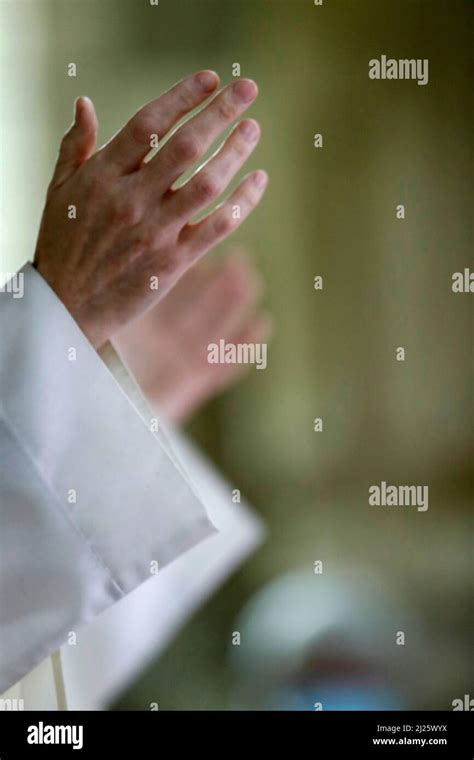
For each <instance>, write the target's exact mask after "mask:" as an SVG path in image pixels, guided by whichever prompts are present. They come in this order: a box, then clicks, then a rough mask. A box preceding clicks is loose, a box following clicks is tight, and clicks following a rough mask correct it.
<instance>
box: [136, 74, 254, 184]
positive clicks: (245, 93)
mask: <svg viewBox="0 0 474 760" xmlns="http://www.w3.org/2000/svg"><path fill="white" fill-rule="evenodd" d="M257 93H258V90H257V85H256V84H255V82H252V80H250V79H240V80H239V81H238V82H235V83H234V84H231V85H228V86H227V87H225V88H224V89H223V90H221V92H220V93H219V94H218V95H217V96H216V97H215V98H214V99H213V100H212V101H211V103H209V105H208V106H206V107H205V108H203V110H202V111H200V112H199V113H198V114H197V115H196V116H194V117H193V118H192V119H189V121H187V122H186V123H185V124H183V126H182V127H180V128H179V129H178V130H177V131H176V133H175V134H174V135H173V136H172V137H171V138H170V139H169V140H168V142H167V143H166V145H164V146H163V148H162V149H161V150H160V151H158V153H157V155H156V156H155V158H153V159H152V160H151V161H150V162H149V163H148V164H147V165H146V167H145V168H144V172H145V173H144V175H143V179H144V181H145V183H149V184H150V185H152V188H153V195H154V196H155V197H156V194H157V193H158V194H159V195H161V194H164V193H165V192H166V191H167V190H168V189H169V188H170V187H171V185H172V184H173V183H174V182H175V181H176V180H177V179H178V177H180V176H181V175H182V174H183V173H184V172H185V171H186V170H187V169H189V168H190V167H191V166H193V164H195V163H196V162H197V161H199V159H200V158H201V157H202V156H203V155H204V154H205V153H206V151H207V150H208V149H209V148H210V147H211V145H212V143H213V142H214V140H216V138H217V137H218V136H219V135H220V134H221V133H222V132H223V131H224V130H225V129H226V128H227V127H228V126H229V125H230V124H231V123H232V122H233V121H234V119H236V118H237V117H238V116H240V114H241V113H242V112H243V111H245V110H246V109H247V108H248V107H249V106H250V104H251V103H252V102H253V101H254V100H255V98H256V97H257Z"/></svg>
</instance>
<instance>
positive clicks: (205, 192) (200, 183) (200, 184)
mask: <svg viewBox="0 0 474 760" xmlns="http://www.w3.org/2000/svg"><path fill="white" fill-rule="evenodd" d="M219 194H220V187H219V183H218V182H217V180H216V179H215V178H214V177H211V176H209V175H208V174H203V175H202V177H197V178H196V195H197V196H198V198H199V199H200V200H201V201H205V202H210V201H213V200H215V199H216V198H217V197H218V196H219Z"/></svg>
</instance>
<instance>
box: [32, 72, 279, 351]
mask: <svg viewBox="0 0 474 760" xmlns="http://www.w3.org/2000/svg"><path fill="white" fill-rule="evenodd" d="M218 82H219V80H218V76H217V74H215V73H214V72H211V71H201V72H199V73H198V74H195V75H193V76H190V77H188V78H187V79H184V80H183V81H182V82H179V83H178V84H177V85H175V86H174V87H173V88H172V89H171V90H169V91H168V92H166V93H165V94H164V95H162V96H161V97H160V98H158V99H157V100H154V101H152V102H151V103H148V104H147V105H145V106H144V107H143V108H141V109H140V110H139V111H138V112H137V113H136V114H135V115H134V116H133V117H132V118H131V119H130V121H129V122H128V123H127V124H126V125H125V126H124V127H123V129H121V130H120V132H118V134H117V135H116V136H115V137H114V138H113V139H112V140H111V141H110V142H108V143H107V144H106V145H105V146H104V147H103V148H101V149H100V150H99V151H97V152H94V151H95V144H96V134H97V119H96V116H95V112H94V107H93V105H92V103H91V101H90V100H88V99H87V98H80V99H79V100H78V101H77V103H76V113H75V120H74V124H73V125H72V127H71V129H70V130H69V132H67V134H66V135H65V137H64V138H63V140H62V143H61V148H60V152H59V158H58V162H57V165H56V169H55V172H54V175H53V179H52V181H51V184H50V186H49V189H48V193H47V198H46V206H45V209H44V213H43V218H42V222H41V228H40V232H39V237H38V243H37V247H36V254H35V261H34V264H35V266H36V268H37V269H38V271H39V272H40V274H41V275H42V276H43V277H44V278H45V280H46V281H47V282H48V283H49V285H50V286H51V287H52V288H53V290H55V292H56V293H57V295H58V296H59V298H61V300H62V301H63V303H64V304H65V306H66V307H67V308H68V310H69V311H70V312H71V314H72V316H73V317H74V318H75V320H76V321H77V323H78V324H79V326H80V327H81V329H82V330H83V332H84V333H85V335H86V336H87V337H88V339H89V340H90V342H91V343H92V344H93V345H94V346H95V347H99V346H101V345H102V344H103V343H104V342H105V341H106V340H107V339H108V338H110V337H111V336H112V335H113V334H114V333H115V332H117V331H118V330H119V329H120V328H122V327H124V326H125V325H126V324H127V323H128V322H130V321H131V320H132V319H134V318H135V317H137V316H138V315H140V314H141V313H142V312H144V311H145V310H146V309H148V308H149V307H150V306H152V305H153V303H154V302H155V301H157V300H158V299H159V298H161V297H162V296H164V295H165V294H166V292H167V291H168V290H169V289H170V288H171V287H172V286H173V285H174V283H175V282H176V280H177V279H178V278H179V277H180V276H181V275H182V274H183V273H184V272H185V271H186V270H187V269H188V268H189V267H190V266H191V265H192V264H194V263H195V262H196V261H197V260H198V259H199V258H200V257H201V256H203V255H204V254H205V253H206V252H207V251H209V250H210V249H211V248H213V247H214V246H215V245H216V243H218V242H220V241H222V240H223V239H224V238H226V237H227V236H228V235H230V234H231V233H232V232H233V230H234V229H235V228H236V227H237V226H238V225H239V224H240V223H241V222H242V221H243V220H244V219H245V218H246V217H247V216H248V215H249V213H250V212H251V211H252V210H253V209H254V208H255V206H256V205H257V204H258V202H259V201H260V199H261V197H262V194H263V192H264V190H265V187H266V183H267V176H266V174H265V172H263V171H256V172H252V173H251V174H250V175H249V176H247V177H246V178H245V179H244V180H243V181H242V182H241V183H240V185H239V186H238V188H237V189H236V190H235V192H234V193H233V195H232V196H231V197H230V198H229V199H228V200H226V201H224V202H223V203H222V204H221V205H220V206H218V207H217V208H216V209H215V210H214V211H213V212H212V213H211V214H209V215H208V216H206V217H205V218H204V219H202V220H201V221H199V222H198V223H197V224H191V223H190V220H191V219H192V218H193V217H194V216H195V215H196V213H197V212H199V211H201V210H203V209H205V208H206V207H207V206H208V205H209V204H211V203H212V202H214V201H216V199H218V198H219V196H220V195H221V193H223V192H224V191H225V189H226V187H227V186H228V184H229V183H230V181H231V180H232V178H233V177H234V175H235V174H236V172H237V171H239V169H240V168H241V166H242V164H243V163H244V162H245V160H246V159H247V157H248V156H249V155H250V153H251V152H252V150H253V149H254V147H255V145H256V144H257V142H258V139H259V127H258V124H257V123H256V122H255V121H253V120H251V119H245V120H244V121H242V122H240V123H239V124H238V125H237V126H236V127H235V129H234V130H233V131H232V132H231V134H230V135H229V136H228V138H227V139H226V140H225V142H224V143H223V145H222V146H221V148H220V150H219V151H218V152H217V153H216V154H215V155H214V156H212V158H211V159H210V160H209V161H208V162H207V163H206V164H204V165H203V166H202V167H200V169H199V170H198V171H197V172H196V173H195V174H194V175H193V176H192V177H191V179H190V180H189V181H188V182H186V183H185V184H184V185H183V186H182V187H180V188H179V189H173V185H174V184H175V183H176V180H178V179H179V177H180V176H181V175H182V174H183V173H184V172H185V171H186V170H188V169H189V168H190V167H192V166H193V165H194V164H195V163H196V162H198V161H199V159H202V156H203V155H204V154H205V152H206V151H207V150H208V149H209V148H210V146H211V145H212V144H213V142H214V141H215V140H216V138H218V137H219V135H220V134H221V133H222V132H223V131H224V130H225V129H226V128H227V127H228V126H229V125H230V124H231V123H232V121H234V119H236V118H238V117H239V116H240V115H241V114H242V113H243V112H244V111H245V110H246V109H247V108H248V107H249V105H250V104H251V103H252V102H253V101H254V99H255V98H256V96H257V87H256V85H255V83H254V82H252V81H250V80H239V81H237V82H235V83H233V84H231V85H229V86H227V87H225V88H223V89H222V90H221V91H220V92H219V93H218V94H217V95H216V96H215V97H214V98H213V99H212V100H211V101H210V103H209V104H207V105H206V106H205V107H204V108H202V109H201V110H200V111H199V112H198V113H197V114H196V115H195V116H193V117H192V118H190V119H188V121H186V122H185V123H184V124H183V125H182V126H180V127H179V128H178V129H177V130H176V131H175V133H174V134H173V135H172V136H171V137H170V138H169V140H168V141H167V142H166V143H165V144H164V145H163V147H162V148H161V149H160V150H158V152H157V153H156V155H155V156H154V157H153V158H152V159H151V160H149V161H145V159H146V157H147V155H148V154H149V152H150V149H151V147H152V146H153V144H154V142H153V141H154V139H155V137H154V136H156V135H158V138H159V140H160V142H161V140H162V138H163V137H165V136H166V135H167V133H169V132H170V130H172V128H173V127H174V126H175V125H176V123H177V122H178V121H179V120H180V119H181V118H182V117H183V116H185V115H186V114H188V113H189V112H190V111H192V110H193V109H194V108H196V106H198V105H199V104H201V103H203V102H204V100H205V99H206V98H207V97H208V96H209V95H211V94H212V93H213V92H214V91H215V90H216V88H217V86H218ZM236 206H238V207H239V211H240V214H236V213H232V212H233V210H235V207H236ZM157 284H158V290H156V285H157Z"/></svg>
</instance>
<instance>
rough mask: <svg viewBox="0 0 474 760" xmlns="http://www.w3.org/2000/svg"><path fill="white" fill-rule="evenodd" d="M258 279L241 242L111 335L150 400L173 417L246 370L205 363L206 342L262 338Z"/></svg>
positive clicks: (266, 330) (267, 326) (266, 322)
mask: <svg viewBox="0 0 474 760" xmlns="http://www.w3.org/2000/svg"><path fill="white" fill-rule="evenodd" d="M262 293H263V285H262V280H261V278H260V277H259V275H258V273H257V272H256V270H255V267H254V265H253V264H252V263H251V261H250V260H249V259H248V258H247V256H246V255H245V254H244V252H243V251H242V250H239V249H234V250H233V251H232V253H231V254H230V255H229V256H227V257H226V258H224V259H218V260H214V261H212V262H209V261H203V262H202V263H201V264H198V265H197V266H196V267H193V268H192V269H190V270H189V272H187V273H186V274H185V275H184V277H183V278H182V279H181V280H180V281H179V282H178V284H177V285H176V286H175V287H174V288H173V289H172V290H171V291H170V292H169V293H168V295H167V296H166V298H164V299H163V300H162V301H160V302H159V303H158V304H157V305H156V306H154V307H153V308H152V309H150V310H149V311H148V312H147V313H146V314H145V315H144V316H143V317H141V318H140V319H138V320H135V321H134V322H132V323H130V324H129V325H127V326H126V327H125V328H123V329H122V330H121V331H120V332H119V333H118V334H117V335H115V336H114V340H113V342H114V345H115V347H116V348H117V350H118V351H119V353H120V355H121V356H122V359H123V360H124V361H125V363H126V364H127V365H128V366H129V368H130V369H131V370H132V372H133V374H134V375H135V378H136V379H137V381H138V382H139V384H140V386H141V388H142V390H143V392H144V393H145V395H146V396H147V398H148V400H149V402H150V403H151V405H152V406H156V407H157V409H158V410H159V412H160V413H164V414H165V415H166V417H167V418H168V419H169V420H171V421H172V422H175V423H180V422H183V421H184V420H185V419H187V418H188V417H189V416H190V415H191V414H193V412H195V411H196V410H197V409H198V407H200V406H201V405H202V404H204V403H205V402H206V401H208V400H209V399H210V398H211V397H213V396H215V395H216V394H217V393H219V392H221V391H223V390H224V389H225V388H227V387H228V386H229V385H231V384H232V383H234V382H235V381H236V380H238V379H239V378H240V377H241V376H242V375H243V374H244V373H247V372H248V371H250V369H253V371H255V370H254V368H250V367H249V366H248V365H243V364H209V363H208V361H207V355H208V352H207V347H208V345H209V343H217V342H218V341H219V340H220V338H223V339H224V340H225V342H226V343H227V344H228V343H234V344H235V343H265V342H267V341H268V340H269V338H270V336H271V329H272V326H271V321H270V319H269V317H268V316H267V315H265V314H263V313H262V311H261V308H260V305H259V304H260V299H261V296H262Z"/></svg>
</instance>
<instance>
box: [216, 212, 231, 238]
mask: <svg viewBox="0 0 474 760" xmlns="http://www.w3.org/2000/svg"><path fill="white" fill-rule="evenodd" d="M233 229H234V221H233V220H232V219H231V217H230V216H228V215H226V216H224V215H219V216H218V217H217V219H216V220H215V222H214V232H215V234H216V235H217V237H225V236H226V235H230V233H231V232H232V230H233Z"/></svg>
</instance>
